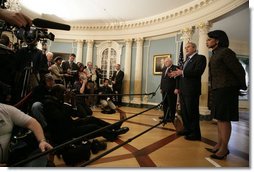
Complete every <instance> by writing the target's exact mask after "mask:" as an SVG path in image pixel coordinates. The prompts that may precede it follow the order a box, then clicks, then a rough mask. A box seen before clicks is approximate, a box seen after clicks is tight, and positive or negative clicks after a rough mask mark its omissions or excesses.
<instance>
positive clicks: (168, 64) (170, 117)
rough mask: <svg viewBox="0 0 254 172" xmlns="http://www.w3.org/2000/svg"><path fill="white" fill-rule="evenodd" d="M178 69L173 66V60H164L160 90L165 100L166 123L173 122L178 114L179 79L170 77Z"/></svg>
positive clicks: (164, 117)
mask: <svg viewBox="0 0 254 172" xmlns="http://www.w3.org/2000/svg"><path fill="white" fill-rule="evenodd" d="M176 69H177V66H176V65H173V63H172V59H171V58H165V59H164V67H163V68H162V75H161V84H160V90H161V94H162V99H163V112H164V116H163V117H160V118H163V119H164V120H165V121H166V122H173V121H174V119H175V113H176V100H177V91H176V82H177V80H178V77H169V76H168V74H169V73H170V72H172V71H175V70H176Z"/></svg>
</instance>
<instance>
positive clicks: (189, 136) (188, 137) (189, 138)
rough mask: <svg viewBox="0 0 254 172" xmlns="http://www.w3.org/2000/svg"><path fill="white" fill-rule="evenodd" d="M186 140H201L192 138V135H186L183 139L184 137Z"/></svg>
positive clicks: (197, 137)
mask: <svg viewBox="0 0 254 172" xmlns="http://www.w3.org/2000/svg"><path fill="white" fill-rule="evenodd" d="M184 138H185V139H186V140H199V141H200V140H201V137H200V136H194V135H191V134H190V135H186V136H185V137H184Z"/></svg>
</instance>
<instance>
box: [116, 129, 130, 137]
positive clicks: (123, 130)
mask: <svg viewBox="0 0 254 172" xmlns="http://www.w3.org/2000/svg"><path fill="white" fill-rule="evenodd" d="M129 130H130V129H129V127H122V128H120V129H118V130H115V133H116V135H121V134H125V133H127V132H128V131H129Z"/></svg>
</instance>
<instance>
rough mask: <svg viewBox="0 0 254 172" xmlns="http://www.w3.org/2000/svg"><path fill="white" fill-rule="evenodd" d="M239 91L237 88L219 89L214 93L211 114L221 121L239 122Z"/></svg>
mask: <svg viewBox="0 0 254 172" xmlns="http://www.w3.org/2000/svg"><path fill="white" fill-rule="evenodd" d="M238 96H239V89H238V88H237V87H226V88H218V89H215V90H213V92H212V107H211V113H212V115H213V117H214V118H215V119H217V120H220V121H239V110H238V105H239V100H238Z"/></svg>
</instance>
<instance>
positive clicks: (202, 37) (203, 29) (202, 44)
mask: <svg viewBox="0 0 254 172" xmlns="http://www.w3.org/2000/svg"><path fill="white" fill-rule="evenodd" d="M210 27H211V25H210V23H208V22H202V23H199V24H198V26H197V28H198V34H199V35H198V36H199V41H198V53H199V54H202V55H204V56H205V57H206V61H207V66H206V69H205V71H204V73H203V75H202V80H201V81H202V90H201V91H202V93H201V96H200V103H199V106H200V113H201V114H202V115H208V114H210V111H209V110H208V107H207V105H208V63H209V51H208V48H207V46H206V39H207V33H208V31H209V29H210Z"/></svg>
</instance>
